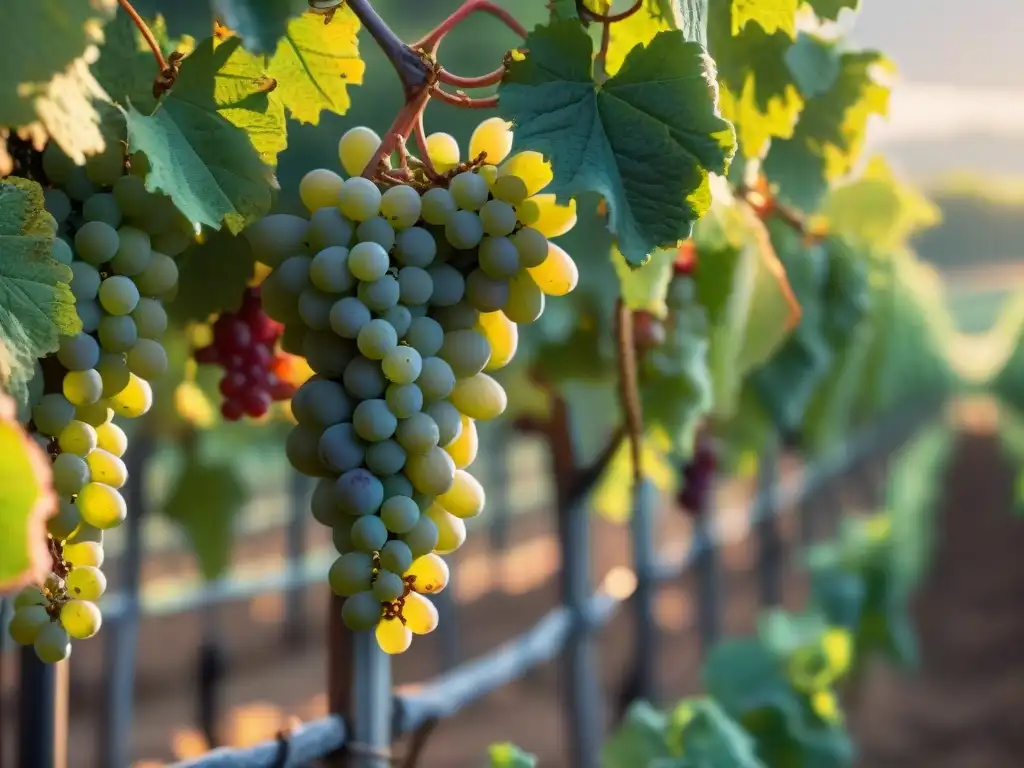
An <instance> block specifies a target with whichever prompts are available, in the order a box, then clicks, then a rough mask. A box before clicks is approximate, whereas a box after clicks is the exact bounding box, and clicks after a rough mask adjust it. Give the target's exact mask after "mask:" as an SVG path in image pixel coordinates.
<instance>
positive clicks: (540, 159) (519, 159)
mask: <svg viewBox="0 0 1024 768" xmlns="http://www.w3.org/2000/svg"><path fill="white" fill-rule="evenodd" d="M502 176H518V177H519V178H520V179H522V180H523V182H525V184H526V196H527V197H533V196H534V195H536V194H537V193H538V192H540V191H541V190H542V189H544V187H546V186H547V185H548V184H550V183H551V180H552V179H554V178H555V176H554V174H553V173H552V172H551V165H550V164H549V163H548V161H547V160H545V159H544V155H542V154H541V153H540V152H534V151H532V150H528V151H526V152H517V153H516V154H514V155H512V157H510V158H509V159H508V160H507V161H506V162H505V163H503V164H502V165H500V166H499V167H498V177H499V178H501V177H502Z"/></svg>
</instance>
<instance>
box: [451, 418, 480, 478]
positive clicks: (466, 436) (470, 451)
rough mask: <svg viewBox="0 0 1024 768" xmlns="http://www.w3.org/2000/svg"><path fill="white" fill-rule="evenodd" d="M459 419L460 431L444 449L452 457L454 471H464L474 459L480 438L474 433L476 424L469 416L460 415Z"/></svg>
mask: <svg viewBox="0 0 1024 768" xmlns="http://www.w3.org/2000/svg"><path fill="white" fill-rule="evenodd" d="M459 418H460V419H461V420H462V431H461V432H459V436H458V437H457V438H455V439H454V440H453V441H452V442H451V443H449V444H448V445H446V446H445V447H444V449H445V450H446V451H447V452H448V455H449V456H451V457H452V461H454V462H455V468H456V469H465V468H466V467H468V466H469V465H470V464H472V463H473V461H474V460H475V459H476V454H477V451H478V450H479V449H480V438H479V437H478V436H477V433H476V423H475V422H474V421H473V420H472V419H471V418H469V416H467V415H466V414H464V413H460V414H459Z"/></svg>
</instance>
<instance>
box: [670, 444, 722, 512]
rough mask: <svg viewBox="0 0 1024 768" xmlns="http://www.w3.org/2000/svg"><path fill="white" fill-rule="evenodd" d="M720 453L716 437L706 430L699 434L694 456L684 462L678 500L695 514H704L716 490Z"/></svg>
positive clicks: (688, 510)
mask: <svg viewBox="0 0 1024 768" xmlns="http://www.w3.org/2000/svg"><path fill="white" fill-rule="evenodd" d="M717 469H718V455H717V451H716V447H715V443H714V439H713V438H712V437H711V435H709V434H708V433H707V431H706V430H701V432H700V433H698V435H697V440H696V444H695V445H694V449H693V456H691V457H690V460H689V461H688V462H686V463H685V464H683V468H682V478H681V480H682V488H681V489H680V490H679V494H678V495H677V497H676V500H677V501H678V502H679V503H680V504H681V505H682V506H683V507H685V508H686V511H687V512H689V513H690V514H691V515H693V516H697V515H700V514H703V513H704V511H705V510H706V507H707V505H708V501H709V498H710V496H711V492H712V491H713V490H714V485H715V474H716V470H717Z"/></svg>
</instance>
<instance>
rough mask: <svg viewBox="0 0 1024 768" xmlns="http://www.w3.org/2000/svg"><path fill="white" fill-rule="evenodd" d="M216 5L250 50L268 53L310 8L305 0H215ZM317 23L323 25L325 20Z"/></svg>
mask: <svg viewBox="0 0 1024 768" xmlns="http://www.w3.org/2000/svg"><path fill="white" fill-rule="evenodd" d="M214 6H215V7H216V9H217V11H218V13H219V15H220V17H221V18H222V19H223V20H224V24H225V26H227V27H228V29H231V30H232V31H234V32H235V33H237V34H238V36H239V37H241V38H242V41H243V45H245V47H246V49H247V50H250V51H252V52H253V53H266V54H269V53H271V52H273V51H274V49H275V48H276V47H277V45H278V41H279V40H280V38H281V37H282V36H284V34H285V29H286V28H287V27H288V26H289V25H290V20H292V17H294V16H298V15H299V14H301V13H302V12H303V11H305V10H308V9H309V4H308V3H307V2H306V0H214ZM318 21H319V23H320V24H321V25H323V18H322V17H318Z"/></svg>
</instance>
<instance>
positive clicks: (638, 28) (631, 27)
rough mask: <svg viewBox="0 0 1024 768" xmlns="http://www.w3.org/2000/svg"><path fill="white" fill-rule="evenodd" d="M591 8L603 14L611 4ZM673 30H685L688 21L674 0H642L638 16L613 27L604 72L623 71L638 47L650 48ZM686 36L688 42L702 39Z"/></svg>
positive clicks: (602, 1)
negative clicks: (682, 16)
mask: <svg viewBox="0 0 1024 768" xmlns="http://www.w3.org/2000/svg"><path fill="white" fill-rule="evenodd" d="M588 7H592V8H594V9H595V10H597V11H599V12H600V13H604V14H607V13H609V11H611V3H609V2H607V0H601V2H597V3H595V2H590V3H588ZM673 29H676V30H684V29H685V20H684V19H683V18H681V14H680V9H679V7H678V4H677V3H674V2H672V1H671V0H643V2H642V3H641V5H640V9H639V10H638V11H636V13H633V14H632V15H630V16H627V17H626V18H625V19H622V20H620V21H617V22H615V23H614V24H612V25H611V29H610V31H609V39H608V52H607V54H606V55H605V63H604V70H605V72H606V73H607V74H609V75H614V74H615V73H616V72H618V71H619V69H621V68H622V63H623V62H624V61H625V60H626V56H627V54H629V52H630V51H632V50H633V49H634V48H635V47H636V46H638V45H647V44H648V43H650V42H651V40H653V39H654V36H655V35H657V34H658V33H659V32H665V31H668V30H673ZM686 37H687V39H688V40H691V41H694V42H700V39H699V38H696V37H692V36H691V35H689V34H687V36H686Z"/></svg>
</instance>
